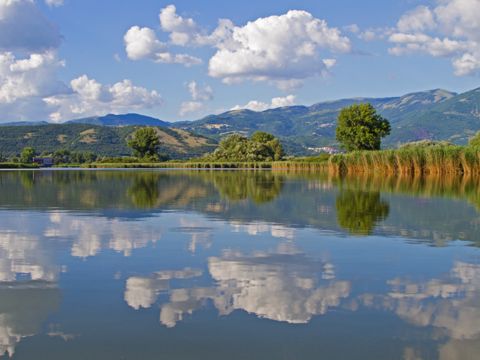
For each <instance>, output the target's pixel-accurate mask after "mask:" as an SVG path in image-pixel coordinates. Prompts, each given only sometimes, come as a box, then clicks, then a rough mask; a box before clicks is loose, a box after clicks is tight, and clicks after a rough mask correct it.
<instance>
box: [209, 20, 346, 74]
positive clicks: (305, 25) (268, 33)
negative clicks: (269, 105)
mask: <svg viewBox="0 0 480 360" xmlns="http://www.w3.org/2000/svg"><path fill="white" fill-rule="evenodd" d="M227 34H228V35H229V36H231V39H229V41H225V40H224V41H223V42H221V43H219V44H218V47H219V49H218V51H217V52H216V53H215V55H214V56H213V57H212V58H211V59H210V62H209V74H210V75H211V76H212V77H216V78H221V79H222V80H223V81H224V82H226V83H232V82H238V81H242V80H255V81H265V80H267V81H274V82H276V81H279V82H280V83H281V82H282V81H288V80H303V79H305V78H308V77H311V76H315V75H323V74H325V73H326V72H327V71H328V69H329V68H330V67H332V66H333V65H334V62H333V61H332V59H330V58H325V57H323V56H321V54H320V52H321V50H323V51H330V52H334V53H342V52H348V51H350V50H351V44H350V40H349V39H348V38H347V37H345V36H342V34H341V32H340V30H338V29H336V28H331V27H329V26H328V25H327V23H326V21H324V20H320V19H317V18H315V17H313V16H312V15H311V14H310V13H308V12H306V11H289V12H288V13H286V14H284V15H280V16H270V17H267V18H260V19H257V20H255V21H252V22H249V23H248V24H247V25H245V26H243V27H234V28H233V29H232V30H231V31H230V32H227Z"/></svg>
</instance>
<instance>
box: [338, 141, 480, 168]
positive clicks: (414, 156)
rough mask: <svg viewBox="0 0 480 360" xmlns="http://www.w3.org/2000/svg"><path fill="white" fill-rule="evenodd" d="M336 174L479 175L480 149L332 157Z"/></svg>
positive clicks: (425, 149) (423, 149)
mask: <svg viewBox="0 0 480 360" xmlns="http://www.w3.org/2000/svg"><path fill="white" fill-rule="evenodd" d="M328 169H329V170H330V171H331V172H333V173H369V172H377V173H387V174H437V175H443V174H478V173H480V148H478V147H468V146H455V145H435V146H426V147H421V146H418V147H406V148H400V149H396V150H380V151H355V152H352V153H348V154H338V155H333V156H331V157H330V159H329V161H328Z"/></svg>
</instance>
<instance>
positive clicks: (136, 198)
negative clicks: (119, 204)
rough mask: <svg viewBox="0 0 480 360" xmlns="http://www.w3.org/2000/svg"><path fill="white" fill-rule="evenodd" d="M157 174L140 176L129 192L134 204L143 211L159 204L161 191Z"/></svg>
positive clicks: (135, 178)
mask: <svg viewBox="0 0 480 360" xmlns="http://www.w3.org/2000/svg"><path fill="white" fill-rule="evenodd" d="M158 181H159V177H158V175H157V174H139V175H138V176H135V177H134V179H133V184H132V186H130V188H129V189H128V190H127V193H128V195H129V196H130V198H131V199H132V202H133V204H134V205H135V206H136V207H138V208H142V209H150V208H153V207H155V205H156V204H157V200H158V196H159V190H158Z"/></svg>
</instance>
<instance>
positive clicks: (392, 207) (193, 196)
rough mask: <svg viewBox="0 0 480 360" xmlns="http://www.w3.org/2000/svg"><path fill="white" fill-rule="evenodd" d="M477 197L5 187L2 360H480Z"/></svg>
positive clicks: (448, 182)
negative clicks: (7, 359) (10, 359)
mask: <svg viewBox="0 0 480 360" xmlns="http://www.w3.org/2000/svg"><path fill="white" fill-rule="evenodd" d="M479 210H480V181H479V180H478V179H474V178H467V177H463V178H462V177H457V178H447V177H442V178H402V177H398V176H395V177H386V176H372V177H358V176H357V177H351V178H349V177H346V178H342V177H338V176H331V175H328V174H315V173H305V174H302V173H282V172H270V171H257V172H253V171H252V172H242V171H184V170H175V171H174V170H158V171H155V170H152V171H146V170H145V171H144V170H131V171H120V170H118V171H114V170H103V171H102V170H92V171H89V170H84V171H76V170H71V171H67V170H45V171H4V172H0V358H3V357H2V355H3V356H4V358H9V357H11V358H13V359H49V360H56V359H69V360H74V359H82V360H83V359H90V360H95V359H102V360H103V359H118V360H120V359H123V360H126V359H168V360H173V359H192V360H193V359H195V360H196V359H209V360H215V359H262V360H267V359H275V360H277V359H328V360H331V359H369V360H371V359H405V360H414V359H475V360H476V359H478V358H479V356H480V355H479V354H480V249H479V246H480V213H479Z"/></svg>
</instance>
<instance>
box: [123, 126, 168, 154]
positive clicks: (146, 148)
mask: <svg viewBox="0 0 480 360" xmlns="http://www.w3.org/2000/svg"><path fill="white" fill-rule="evenodd" d="M158 145H160V141H159V140H158V135H157V132H156V131H155V129H154V128H152V127H144V128H141V129H138V130H137V131H135V133H134V134H133V136H132V138H131V139H130V140H129V141H128V146H129V147H131V148H132V149H133V153H134V155H135V156H136V157H139V158H145V157H152V158H153V157H156V156H157V148H158Z"/></svg>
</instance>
